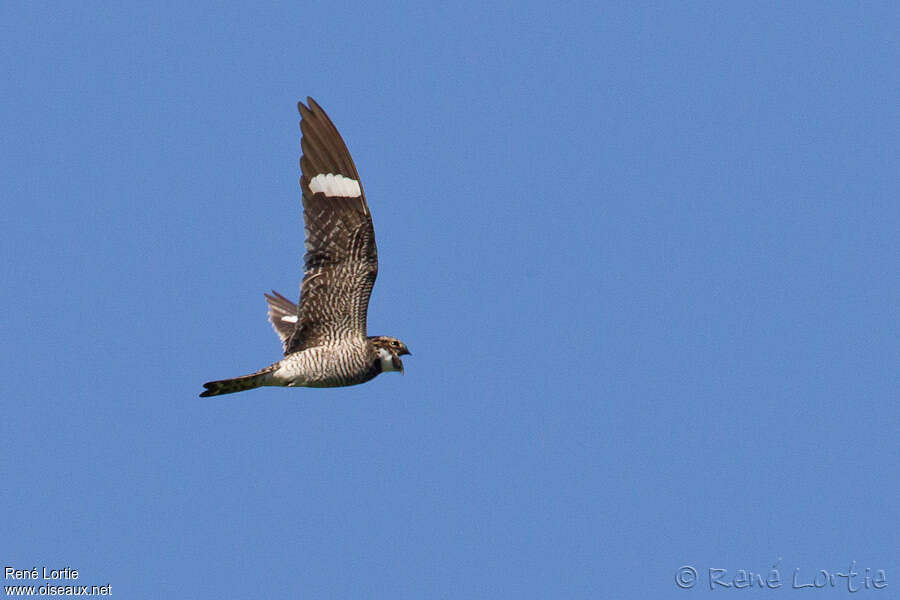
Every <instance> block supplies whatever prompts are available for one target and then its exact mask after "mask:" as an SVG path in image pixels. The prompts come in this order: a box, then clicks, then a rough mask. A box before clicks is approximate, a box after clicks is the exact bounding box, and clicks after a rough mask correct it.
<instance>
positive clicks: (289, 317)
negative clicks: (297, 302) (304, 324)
mask: <svg viewBox="0 0 900 600" xmlns="http://www.w3.org/2000/svg"><path fill="white" fill-rule="evenodd" d="M281 320H282V321H285V322H286V323H296V322H297V315H284V316H282V317H281Z"/></svg>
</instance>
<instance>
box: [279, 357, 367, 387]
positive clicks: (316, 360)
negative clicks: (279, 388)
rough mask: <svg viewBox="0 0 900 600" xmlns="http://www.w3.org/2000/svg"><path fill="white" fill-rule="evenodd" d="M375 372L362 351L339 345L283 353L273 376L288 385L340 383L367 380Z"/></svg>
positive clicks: (328, 385)
mask: <svg viewBox="0 0 900 600" xmlns="http://www.w3.org/2000/svg"><path fill="white" fill-rule="evenodd" d="M375 375H377V372H376V370H375V368H374V366H373V365H371V364H369V363H368V361H366V358H365V354H364V352H347V351H342V350H341V349H339V348H328V347H318V348H308V349H306V350H303V351H301V352H297V353H296V354H292V355H290V356H287V357H285V358H284V360H283V361H282V366H281V367H280V368H279V370H278V376H277V379H279V380H281V385H286V386H289V387H316V388H326V387H343V386H348V385H356V384H359V383H364V382H366V381H369V380H370V379H372V378H373V377H375Z"/></svg>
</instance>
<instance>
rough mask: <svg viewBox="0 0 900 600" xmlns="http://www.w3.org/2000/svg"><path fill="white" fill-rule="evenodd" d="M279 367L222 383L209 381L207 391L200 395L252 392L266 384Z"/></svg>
mask: <svg viewBox="0 0 900 600" xmlns="http://www.w3.org/2000/svg"><path fill="white" fill-rule="evenodd" d="M277 368H278V367H277V365H270V366H268V367H266V368H265V369H262V370H260V371H257V372H256V373H251V374H250V375H244V376H242V377H235V378H233V379H222V380H220V381H207V382H206V383H204V384H203V387H205V388H206V390H205V391H204V392H203V393H202V394H200V397H201V398H206V397H209V396H221V395H222V394H234V393H235V392H243V391H244V390H252V389H253V388H258V387H260V386H262V385H265V384H266V381H267V380H268V379H269V374H270V373H271V372H272V371H274V370H275V369H277Z"/></svg>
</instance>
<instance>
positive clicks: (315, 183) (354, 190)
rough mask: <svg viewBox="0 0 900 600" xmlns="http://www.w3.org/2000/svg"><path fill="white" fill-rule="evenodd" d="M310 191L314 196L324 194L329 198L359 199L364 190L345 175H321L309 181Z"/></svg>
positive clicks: (355, 181)
mask: <svg viewBox="0 0 900 600" xmlns="http://www.w3.org/2000/svg"><path fill="white" fill-rule="evenodd" d="M309 190H310V191H311V192H312V193H313V194H317V193H319V192H322V193H323V194H325V195H326V196H328V197H331V196H341V197H343V198H359V197H360V196H362V189H361V188H360V187H359V182H358V181H357V180H355V179H351V178H349V177H344V176H343V175H335V174H334V173H328V174H327V175H326V174H324V173H323V174H319V175H316V176H315V177H313V178H312V179H310V180H309Z"/></svg>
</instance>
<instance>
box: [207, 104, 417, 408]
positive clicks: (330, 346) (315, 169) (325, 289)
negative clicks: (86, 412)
mask: <svg viewBox="0 0 900 600" xmlns="http://www.w3.org/2000/svg"><path fill="white" fill-rule="evenodd" d="M307 101H308V104H309V107H307V106H305V105H304V104H303V103H302V102H299V103H298V104H297V107H298V109H299V111H300V115H301V120H300V129H301V132H302V138H301V147H302V149H303V155H302V156H301V158H300V167H301V170H302V176H301V178H300V189H301V191H302V193H303V220H304V223H305V231H306V255H305V256H304V277H303V283H302V284H301V288H300V303H299V305H296V304H294V303H293V302H291V301H290V300H288V299H287V298H285V297H284V296H282V295H281V294H279V293H278V292H275V291H273V292H272V295H269V294H266V300H267V302H268V305H269V312H268V314H269V321H270V322H271V323H272V326H273V327H274V328H275V332H276V333H277V334H278V336H279V338H280V339H281V341H282V344H283V346H284V354H285V357H284V358H283V359H282V360H280V361H278V362H277V363H274V364H272V365H269V366H268V367H266V368H265V369H262V370H261V371H257V372H256V373H253V374H251V375H245V376H243V377H237V378H235V379H225V380H221V381H211V382H208V383H205V384H203V385H204V387H205V388H206V391H204V392H203V393H202V394H200V395H201V396H215V395H219V394H231V393H234V392H240V391H243V390H247V389H252V388H254V387H259V386H264V385H276V386H287V387H296V386H303V387H339V386H346V385H355V384H358V383H364V382H366V381H369V380H370V379H372V378H373V377H375V376H377V375H378V374H379V373H383V372H385V371H400V372H403V362H402V361H401V360H400V357H401V356H403V355H404V354H409V353H410V352H409V349H408V348H407V347H406V345H405V344H404V343H403V342H401V341H400V340H397V339H395V338H391V337H387V336H367V335H366V311H367V309H368V305H369V296H370V295H371V293H372V287H373V285H374V284H375V278H376V276H377V275H378V251H377V248H376V246H375V230H374V228H373V226H372V216H371V214H370V213H369V207H368V205H367V204H366V198H365V194H364V193H363V189H362V184H361V183H360V180H359V174H358V173H357V171H356V166H355V165H354V164H353V159H352V158H351V157H350V152H349V151H348V150H347V146H346V145H345V144H344V141H343V139H342V138H341V135H340V133H338V130H337V128H336V127H335V126H334V124H333V123H332V122H331V119H329V118H328V115H326V114H325V111H324V110H322V108H321V107H320V106H319V105H318V104H316V102H315V101H314V100H313V99H312V98H307Z"/></svg>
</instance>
